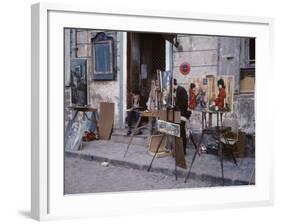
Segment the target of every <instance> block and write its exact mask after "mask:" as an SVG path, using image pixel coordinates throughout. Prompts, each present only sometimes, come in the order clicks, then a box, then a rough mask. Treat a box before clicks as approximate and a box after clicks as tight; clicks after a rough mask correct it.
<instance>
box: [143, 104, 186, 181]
mask: <svg viewBox="0 0 281 224" xmlns="http://www.w3.org/2000/svg"><path fill="white" fill-rule="evenodd" d="M170 111H172V119H169V112H170ZM166 120H167V121H168V122H173V123H174V122H175V109H174V108H167V114H166ZM167 136H172V137H173V149H174V157H175V176H176V180H177V179H178V174H177V166H180V167H182V168H184V169H187V166H186V161H185V157H184V153H183V148H182V144H180V140H181V138H178V140H177V139H176V138H177V137H176V136H173V135H168V134H166V133H165V134H163V136H162V138H161V140H160V142H159V143H158V145H157V148H156V151H155V154H154V155H153V157H152V160H151V162H150V165H149V167H148V169H147V171H148V172H149V171H150V169H151V167H152V163H153V161H154V159H155V157H156V155H157V153H158V151H159V148H160V146H161V144H162V141H163V139H164V138H165V137H167ZM178 159H179V161H178Z"/></svg>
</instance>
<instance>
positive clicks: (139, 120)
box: [124, 116, 141, 158]
mask: <svg viewBox="0 0 281 224" xmlns="http://www.w3.org/2000/svg"><path fill="white" fill-rule="evenodd" d="M140 122H141V116H140V117H139V119H138V121H137V123H136V126H135V128H134V131H133V133H132V136H131V137H130V139H129V142H128V145H127V149H126V152H125V153H124V158H125V156H126V154H127V152H128V150H129V148H130V145H131V143H132V141H133V138H134V136H135V134H136V133H137V130H138V126H139V124H140Z"/></svg>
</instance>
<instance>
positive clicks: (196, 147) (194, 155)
mask: <svg viewBox="0 0 281 224" xmlns="http://www.w3.org/2000/svg"><path fill="white" fill-rule="evenodd" d="M203 136H204V132H203V133H202V135H201V137H200V140H199V143H198V145H196V144H195V141H194V139H193V136H192V135H190V137H191V138H190V139H191V141H192V143H193V144H194V146H195V152H194V154H193V158H192V161H191V164H190V167H189V170H188V173H187V175H186V177H185V180H184V183H186V181H187V179H188V178H189V175H190V172H191V169H192V166H193V163H194V161H195V158H196V155H197V154H198V155H200V152H199V149H198V147H199V145H200V144H201V142H202V139H203Z"/></svg>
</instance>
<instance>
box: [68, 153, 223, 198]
mask: <svg viewBox="0 0 281 224" xmlns="http://www.w3.org/2000/svg"><path fill="white" fill-rule="evenodd" d="M218 185H219V184H216V183H211V182H208V181H200V180H193V179H189V180H188V182H187V183H184V178H182V177H179V178H178V180H177V181H176V179H175V176H171V175H165V174H162V173H157V172H147V171H144V170H138V169H132V168H125V167H119V166H113V165H112V164H109V165H108V166H103V165H102V164H101V163H100V162H96V161H88V160H85V159H81V158H73V157H69V156H66V157H65V194H76V193H97V192H119V191H136V190H155V189H158V190H159V189H174V188H194V187H211V186H218Z"/></svg>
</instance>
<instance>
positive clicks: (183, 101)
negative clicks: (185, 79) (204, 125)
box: [174, 79, 191, 155]
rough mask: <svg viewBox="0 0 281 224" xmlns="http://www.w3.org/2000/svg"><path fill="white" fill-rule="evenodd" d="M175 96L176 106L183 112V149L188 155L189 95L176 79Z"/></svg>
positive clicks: (181, 130) (181, 129)
mask: <svg viewBox="0 0 281 224" xmlns="http://www.w3.org/2000/svg"><path fill="white" fill-rule="evenodd" d="M174 97H175V107H176V110H177V111H180V113H181V124H180V132H181V137H182V142H183V151H184V154H185V155H186V132H185V122H186V121H187V120H189V118H190V115H191V111H188V110H187V109H188V95H187V91H186V90H185V88H184V87H182V86H178V84H177V80H176V79H174Z"/></svg>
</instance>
